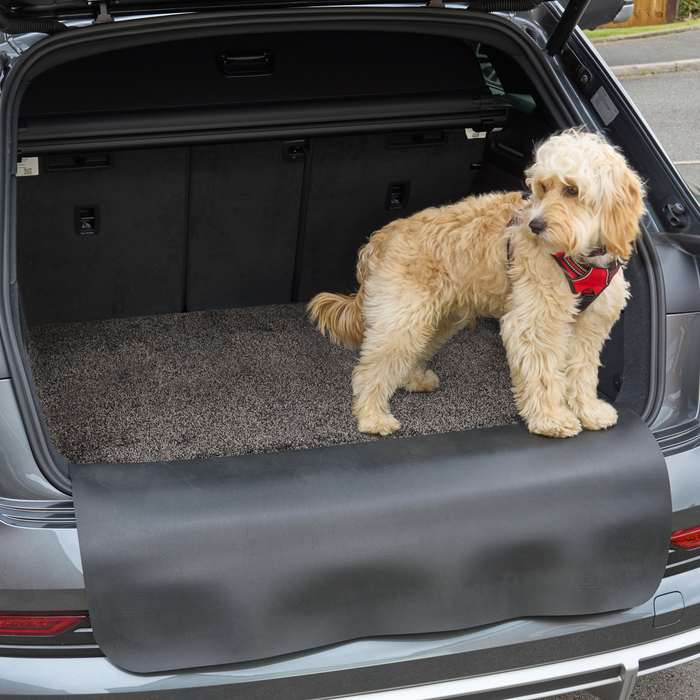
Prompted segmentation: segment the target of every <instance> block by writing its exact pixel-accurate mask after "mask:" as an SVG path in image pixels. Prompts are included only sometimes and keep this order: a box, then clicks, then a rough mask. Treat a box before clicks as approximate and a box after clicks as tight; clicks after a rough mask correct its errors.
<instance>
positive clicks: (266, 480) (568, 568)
mask: <svg viewBox="0 0 700 700" xmlns="http://www.w3.org/2000/svg"><path fill="white" fill-rule="evenodd" d="M616 407H617V409H618V412H619V416H620V419H619V423H618V425H617V426H615V427H614V428H611V429H609V430H606V431H601V432H596V433H594V432H588V431H584V432H583V433H581V434H580V435H579V436H577V437H575V438H568V439H562V440H557V439H551V438H545V437H541V436H537V435H531V434H529V433H528V432H527V430H526V429H525V427H524V426H522V425H509V426H505V427H497V428H487V429H483V430H473V431H468V432H456V433H447V434H443V435H427V436H419V437H410V438H405V439H401V440H380V441H377V442H372V443H361V444H355V445H342V446H335V447H329V448H315V449H310V450H298V451H289V452H277V453H274V454H253V455H244V456H238V457H231V458H216V459H205V460H191V461H182V462H160V463H149V464H109V465H107V464H105V465H85V464H83V465H73V466H72V467H71V477H72V479H73V489H74V499H75V506H76V513H77V522H78V536H79V539H80V550H81V555H82V560H83V566H84V575H85V585H86V590H87V597H88V604H89V609H90V617H91V620H92V624H93V629H94V634H95V637H96V639H97V642H98V644H99V645H100V647H101V648H102V650H103V651H104V653H105V654H106V655H107V657H108V658H109V659H110V660H111V661H113V662H114V663H115V664H117V665H119V666H121V667H123V668H125V669H127V670H129V671H133V672H155V671H168V670H175V669H181V668H188V667H189V668H192V667H198V666H210V665H215V664H227V663H234V662H243V661H250V660H254V659H262V658H267V657H272V656H276V655H280V654H286V653H290V652H298V651H301V650H308V649H312V648H315V647H320V646H324V645H329V644H334V643H338V642H343V641H346V640H352V639H357V638H364V637H376V636H383V635H406V634H418V633H426V632H431V633H434V632H446V631H454V630H460V629H466V628H469V627H474V626H477V625H483V624H487V623H494V622H498V621H503V620H508V619H512V618H518V617H533V616H542V615H544V616H550V615H556V616H562V615H583V614H588V613H601V612H608V611H613V610H618V609H623V608H629V607H632V606H635V605H639V604H641V603H643V602H645V601H646V600H648V599H649V598H650V597H651V596H652V595H653V593H654V592H655V591H656V589H657V587H658V585H659V582H660V581H661V577H662V575H663V572H664V568H665V563H666V557H667V554H668V546H669V537H670V534H671V498H670V490H669V483H668V474H667V471H666V466H665V462H664V459H663V456H662V454H661V452H660V450H659V448H658V446H657V444H656V441H655V440H654V438H653V436H652V435H651V433H650V431H649V429H648V428H647V426H646V425H645V424H644V423H643V422H642V421H641V420H640V419H639V418H638V417H637V416H635V415H634V414H632V413H631V412H630V411H629V410H628V409H626V408H625V407H624V406H622V405H619V404H618V405H617V406H616ZM261 429H263V427H262V426H261Z"/></svg>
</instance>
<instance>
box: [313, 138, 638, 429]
mask: <svg viewBox="0 0 700 700" xmlns="http://www.w3.org/2000/svg"><path fill="white" fill-rule="evenodd" d="M525 177H526V179H525V183H526V185H527V187H528V188H529V196H527V195H526V194H523V193H521V192H499V193H491V194H484V195H480V196H473V197H467V198H465V199H463V200H461V201H459V202H457V203H456V204H450V205H446V206H442V207H436V208H429V209H425V210H424V211H421V212H418V213H417V214H414V215H413V216H410V217H408V218H405V219H399V220H396V221H393V222H392V223H390V224H388V225H386V226H385V227H384V228H382V229H381V230H379V231H377V232H375V233H374V234H372V236H371V237H370V238H369V240H368V242H367V243H366V244H365V245H364V246H363V247H362V248H361V249H360V251H359V256H358V263H357V281H358V283H359V290H358V292H357V293H356V294H352V295H342V294H331V293H322V294H318V295H316V296H315V297H314V298H313V299H312V300H311V301H310V303H309V305H308V311H309V315H310V318H311V320H312V321H313V322H314V323H315V324H316V326H317V327H318V328H319V330H320V331H321V332H322V333H324V334H325V333H326V332H327V333H328V334H329V336H330V338H331V340H332V341H334V342H336V343H340V344H343V345H345V346H346V347H347V348H349V349H352V350H358V349H359V359H358V362H357V365H356V367H355V369H354V371H353V374H352V389H353V396H354V398H353V405H352V411H353V414H354V416H355V418H356V421H357V427H358V429H359V430H360V432H362V433H368V434H374V435H390V434H392V433H394V432H395V431H396V430H398V429H399V428H400V427H401V424H400V423H399V421H398V420H396V418H395V417H394V416H393V415H392V414H391V411H390V408H389V401H390V399H391V397H392V395H393V394H394V392H395V391H396V390H397V389H399V388H403V389H404V390H406V391H411V392H425V391H433V390H434V389H435V388H436V387H437V386H438V378H437V376H436V375H435V373H434V372H433V371H432V370H430V369H426V364H427V362H428V360H429V359H430V358H431V357H432V356H433V355H434V354H435V352H436V351H437V349H438V348H439V347H440V346H441V345H442V344H443V343H445V342H446V341H447V340H448V339H449V338H450V337H451V336H452V335H453V334H454V333H456V332H457V331H458V330H460V329H462V328H463V327H465V326H466V325H467V324H469V325H470V326H471V329H472V331H473V330H474V328H475V320H476V318H477V317H482V316H488V317H494V318H499V319H500V330H501V337H502V340H503V344H504V346H505V350H506V355H507V358H508V364H509V367H510V376H511V383H512V391H513V397H514V400H515V404H516V407H517V409H518V411H519V414H520V416H521V417H522V418H523V420H524V421H525V423H526V425H527V427H528V429H529V430H530V431H531V432H533V433H538V434H541V435H547V436H550V437H571V436H574V435H577V434H578V433H579V432H580V431H581V430H582V428H586V429H588V430H601V429H604V428H608V427H610V426H613V425H615V423H616V422H617V412H616V411H615V409H614V408H613V407H612V406H611V405H610V404H608V403H607V402H605V401H602V400H600V399H599V398H598V396H597V385H598V367H599V366H600V359H599V356H600V351H601V349H602V347H603V344H604V342H605V340H606V339H607V338H608V337H609V335H608V334H609V333H610V329H611V328H612V326H613V324H614V323H615V321H616V320H617V319H618V317H619V315H620V313H621V311H622V309H623V308H624V307H625V305H626V303H627V300H628V298H629V296H630V292H629V283H628V282H627V281H626V280H625V277H624V267H625V263H626V261H627V260H628V258H629V257H630V255H631V254H632V253H633V251H634V250H636V240H637V238H638V236H639V235H640V228H639V223H640V219H641V217H642V215H643V214H644V212H645V208H644V203H643V197H644V194H645V188H644V184H643V182H642V181H641V179H640V177H639V176H638V175H637V174H636V173H635V172H634V171H633V170H632V169H631V168H630V166H629V165H628V163H627V161H626V160H625V158H624V156H623V155H622V153H621V152H620V151H619V150H618V149H616V148H615V147H613V146H611V145H609V144H608V143H607V142H606V141H604V139H603V138H602V137H601V136H599V135H597V134H593V133H588V132H586V131H584V130H583V129H568V130H566V131H563V132H561V133H558V134H555V135H553V136H551V137H549V138H548V139H547V140H545V141H544V142H543V143H541V144H540V145H539V146H537V147H536V148H535V152H534V163H533V164H532V165H531V166H530V167H529V168H528V169H527V170H526V171H525Z"/></svg>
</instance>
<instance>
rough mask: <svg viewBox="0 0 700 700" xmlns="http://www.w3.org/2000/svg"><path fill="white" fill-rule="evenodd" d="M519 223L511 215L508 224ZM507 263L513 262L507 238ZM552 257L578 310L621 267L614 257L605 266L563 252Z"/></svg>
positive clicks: (510, 244) (594, 296)
mask: <svg viewBox="0 0 700 700" xmlns="http://www.w3.org/2000/svg"><path fill="white" fill-rule="evenodd" d="M520 223H521V220H520V217H517V216H516V217H513V218H512V219H511V220H510V221H509V222H508V226H517V225H519V224H520ZM506 252H507V255H508V264H509V265H512V264H513V259H514V252H513V243H512V242H511V240H510V238H509V239H508V243H507V249H506ZM604 254H605V251H604V250H594V251H592V252H591V253H590V254H589V255H588V256H587V257H592V256H596V255H604ZM552 257H553V258H554V259H555V260H556V261H557V264H558V265H559V266H560V267H561V269H562V270H564V274H565V275H566V281H567V282H568V283H569V288H570V289H571V292H572V294H576V295H577V296H578V308H579V311H583V310H584V309H587V308H588V307H589V306H590V305H591V304H592V303H593V302H594V301H595V300H596V299H597V298H598V297H599V296H600V295H601V294H602V293H603V292H604V291H605V290H606V289H607V288H608V286H609V285H610V282H611V281H612V278H613V277H614V276H615V275H616V274H617V272H618V270H619V269H620V268H621V267H622V263H621V262H620V261H619V260H617V259H615V260H613V261H612V262H611V263H610V264H609V265H607V266H606V267H593V265H588V264H587V263H585V262H581V261H580V260H574V259H573V258H570V257H567V256H566V254H565V253H555V254H554V255H552Z"/></svg>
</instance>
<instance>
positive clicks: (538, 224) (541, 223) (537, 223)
mask: <svg viewBox="0 0 700 700" xmlns="http://www.w3.org/2000/svg"><path fill="white" fill-rule="evenodd" d="M529 226H530V230H531V231H532V232H533V233H534V234H535V235H536V236H539V235H540V234H541V233H544V230H545V229H546V228H547V223H546V222H545V220H544V219H533V220H532V221H531V222H530V224H529Z"/></svg>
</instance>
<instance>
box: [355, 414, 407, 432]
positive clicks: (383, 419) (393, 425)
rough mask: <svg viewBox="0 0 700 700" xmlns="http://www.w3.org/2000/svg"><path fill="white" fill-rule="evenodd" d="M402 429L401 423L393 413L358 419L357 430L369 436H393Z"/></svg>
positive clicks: (359, 417)
mask: <svg viewBox="0 0 700 700" xmlns="http://www.w3.org/2000/svg"><path fill="white" fill-rule="evenodd" d="M400 427H401V423H399V421H397V420H396V418H394V416H392V415H391V413H381V414H379V415H374V416H371V417H369V418H365V417H362V416H358V417H357V429H358V430H359V431H360V432H361V433H366V434H367V435H391V434H392V433H395V432H396V431H397V430H398V429H399V428H400Z"/></svg>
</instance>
